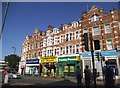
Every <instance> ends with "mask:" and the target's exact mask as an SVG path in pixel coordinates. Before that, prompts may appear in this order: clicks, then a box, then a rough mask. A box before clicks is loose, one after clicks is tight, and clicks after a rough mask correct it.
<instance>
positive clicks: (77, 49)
mask: <svg viewBox="0 0 120 88" xmlns="http://www.w3.org/2000/svg"><path fill="white" fill-rule="evenodd" d="M76 53H79V44H77V45H76Z"/></svg>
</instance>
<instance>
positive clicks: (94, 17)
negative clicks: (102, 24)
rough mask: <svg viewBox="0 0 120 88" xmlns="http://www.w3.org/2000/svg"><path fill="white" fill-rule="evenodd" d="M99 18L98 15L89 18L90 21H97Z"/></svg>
mask: <svg viewBox="0 0 120 88" xmlns="http://www.w3.org/2000/svg"><path fill="white" fill-rule="evenodd" d="M97 20H99V16H98V15H93V16H92V18H91V21H92V22H93V21H97Z"/></svg>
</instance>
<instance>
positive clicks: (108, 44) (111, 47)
mask: <svg viewBox="0 0 120 88" xmlns="http://www.w3.org/2000/svg"><path fill="white" fill-rule="evenodd" d="M108 41H111V44H110V43H109V42H108ZM106 46H107V50H112V49H113V44H112V39H107V40H106Z"/></svg>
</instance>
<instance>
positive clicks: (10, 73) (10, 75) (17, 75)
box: [8, 71, 22, 79]
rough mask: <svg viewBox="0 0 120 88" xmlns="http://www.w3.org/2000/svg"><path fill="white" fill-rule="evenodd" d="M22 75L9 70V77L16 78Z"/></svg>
mask: <svg viewBox="0 0 120 88" xmlns="http://www.w3.org/2000/svg"><path fill="white" fill-rule="evenodd" d="M21 77H22V76H21V75H20V74H19V73H18V72H17V71H9V72H8V78H11V79H13V78H15V79H17V78H21Z"/></svg>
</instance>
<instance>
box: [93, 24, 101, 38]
mask: <svg viewBox="0 0 120 88" xmlns="http://www.w3.org/2000/svg"><path fill="white" fill-rule="evenodd" d="M96 30H98V31H97V33H96ZM98 32H99V33H98ZM93 34H94V36H97V35H100V27H99V26H96V27H93Z"/></svg>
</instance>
